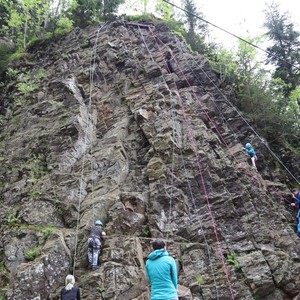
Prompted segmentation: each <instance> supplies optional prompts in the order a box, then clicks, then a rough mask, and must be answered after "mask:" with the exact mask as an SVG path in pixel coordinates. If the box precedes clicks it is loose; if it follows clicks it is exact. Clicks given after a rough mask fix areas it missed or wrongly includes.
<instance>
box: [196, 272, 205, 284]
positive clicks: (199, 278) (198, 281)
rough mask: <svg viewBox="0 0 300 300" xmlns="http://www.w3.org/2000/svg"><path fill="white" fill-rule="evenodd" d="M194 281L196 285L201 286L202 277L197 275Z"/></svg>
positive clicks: (202, 282)
mask: <svg viewBox="0 0 300 300" xmlns="http://www.w3.org/2000/svg"><path fill="white" fill-rule="evenodd" d="M195 279H196V281H197V283H198V284H199V285H203V284H204V280H203V277H202V276H201V275H200V274H197V275H196V276H195Z"/></svg>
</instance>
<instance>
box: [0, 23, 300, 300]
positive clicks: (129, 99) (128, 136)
mask: <svg viewBox="0 0 300 300" xmlns="http://www.w3.org/2000/svg"><path fill="white" fill-rule="evenodd" d="M13 70H14V73H13V72H11V74H10V76H11V77H10V80H8V81H7V82H6V85H5V87H3V88H2V89H3V90H2V92H1V95H0V100H1V107H0V112H1V114H2V115H1V119H0V121H1V136H0V141H1V149H0V151H1V156H0V157H1V166H0V178H1V183H0V188H1V198H0V204H1V210H0V221H1V233H0V234H1V235H0V238H1V239H0V241H1V244H0V247H1V248H0V257H1V261H2V263H1V264H0V274H1V277H0V287H1V288H2V294H1V295H2V297H6V299H15V300H23V299H24V300H29V299H31V300H33V299H34V300H37V299H40V300H45V299H59V291H60V289H61V288H62V287H63V286H64V278H65V276H66V275H67V274H68V273H72V272H74V274H75V277H76V280H77V283H78V285H79V286H80V288H81V292H82V296H83V299H85V300H89V299H90V300H94V299H120V300H121V299H124V300H129V299H136V300H137V299H138V300H142V299H145V300H146V299H149V285H148V282H147V279H146V276H145V260H146V257H147V254H148V253H149V252H150V251H151V240H152V239H153V238H156V237H162V238H164V239H166V240H167V242H168V251H169V253H170V254H171V255H172V256H173V257H174V258H175V259H176V261H177V264H178V271H179V294H180V299H181V300H189V299H243V300H250V299H268V300H274V299H278V300H281V299H296V297H299V296H298V295H299V293H300V276H299V274H300V247H299V238H298V237H297V235H296V233H295V231H294V227H295V211H294V210H290V209H289V208H288V207H289V201H291V199H290V198H289V197H288V196H287V195H288V194H289V190H288V186H287V185H286V184H287V183H288V179H287V176H286V175H285V174H284V172H283V170H282V169H281V168H280V165H279V164H277V163H274V161H271V160H269V158H270V155H269V154H268V153H267V152H266V151H265V150H263V149H265V148H263V146H260V139H259V137H257V136H255V135H254V134H253V133H252V131H251V130H249V128H248V127H247V124H245V123H244V122H243V121H242V120H241V119H240V118H239V116H238V115H237V114H236V111H235V110H234V109H233V107H232V105H231V102H230V101H231V100H232V98H233V96H234V95H233V92H232V91H231V89H230V88H224V87H222V86H221V85H220V82H219V79H218V77H217V75H216V74H215V73H214V72H213V71H212V70H211V68H210V65H209V63H208V61H207V60H206V59H205V58H204V57H202V56H195V55H193V54H191V53H190V52H189V51H188V50H187V48H186V47H185V45H184V43H183V42H182V41H181V40H180V39H179V38H178V37H176V36H174V35H172V34H170V32H168V31H167V30H166V28H165V27H164V26H162V25H157V26H153V25H151V26H150V25H149V26H148V25H145V24H144V25H142V26H138V25H137V24H132V23H126V22H123V21H115V22H112V23H109V24H107V25H106V26H105V27H103V28H101V29H100V28H97V27H95V26H90V27H88V28H86V29H85V30H80V29H75V30H73V31H72V32H71V33H70V34H69V35H67V36H66V37H63V38H59V39H57V40H55V41H51V42H50V41H45V42H41V43H40V44H37V45H35V46H34V47H32V49H29V54H28V55H27V56H26V60H25V59H24V60H21V61H19V62H15V64H14V66H13ZM249 140H250V141H251V142H253V143H256V145H257V148H256V150H257V152H258V153H259V154H258V156H259V161H258V168H259V172H258V173H257V172H254V171H253V170H251V167H250V165H249V162H248V161H247V156H246V155H245V153H243V151H242V147H243V144H244V143H245V142H246V141H249ZM260 150H261V151H260ZM95 219H101V220H102V221H103V222H104V223H105V224H106V226H105V230H106V232H107V234H108V235H107V237H106V239H105V243H104V247H103V250H102V256H101V268H100V269H99V270H97V271H94V272H92V271H90V270H88V263H87V258H86V240H87V236H88V230H89V228H90V227H91V226H92V224H93V222H94V220H95ZM2 299H3V298H2ZM297 299H298V298H297Z"/></svg>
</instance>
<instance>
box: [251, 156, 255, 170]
mask: <svg viewBox="0 0 300 300" xmlns="http://www.w3.org/2000/svg"><path fill="white" fill-rule="evenodd" d="M251 161H252V166H253V169H255V170H256V164H255V162H256V155H255V156H252V157H251Z"/></svg>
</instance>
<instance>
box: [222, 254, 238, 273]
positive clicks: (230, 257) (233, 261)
mask: <svg viewBox="0 0 300 300" xmlns="http://www.w3.org/2000/svg"><path fill="white" fill-rule="evenodd" d="M226 260H227V262H228V263H230V264H231V265H233V266H234V269H235V270H240V269H241V265H240V263H239V262H238V260H237V256H236V254H235V253H234V252H230V253H229V254H227V257H226Z"/></svg>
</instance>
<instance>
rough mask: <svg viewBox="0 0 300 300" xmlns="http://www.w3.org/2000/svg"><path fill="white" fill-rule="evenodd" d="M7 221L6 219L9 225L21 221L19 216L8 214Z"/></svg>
mask: <svg viewBox="0 0 300 300" xmlns="http://www.w3.org/2000/svg"><path fill="white" fill-rule="evenodd" d="M5 221H6V222H7V223H8V224H9V225H12V224H18V223H20V219H19V217H16V216H14V215H8V216H7V217H6V219H5Z"/></svg>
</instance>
